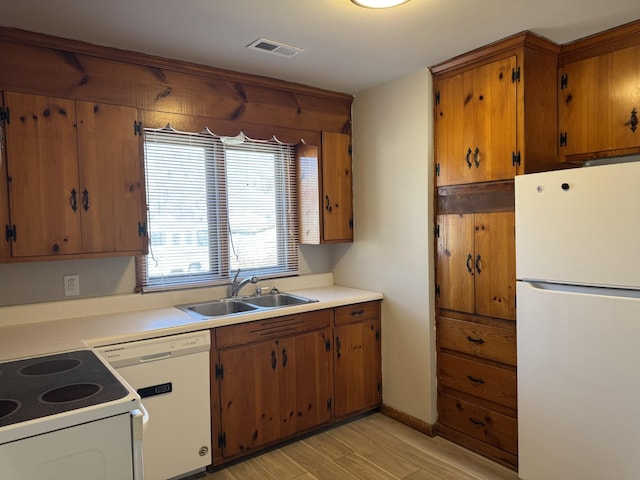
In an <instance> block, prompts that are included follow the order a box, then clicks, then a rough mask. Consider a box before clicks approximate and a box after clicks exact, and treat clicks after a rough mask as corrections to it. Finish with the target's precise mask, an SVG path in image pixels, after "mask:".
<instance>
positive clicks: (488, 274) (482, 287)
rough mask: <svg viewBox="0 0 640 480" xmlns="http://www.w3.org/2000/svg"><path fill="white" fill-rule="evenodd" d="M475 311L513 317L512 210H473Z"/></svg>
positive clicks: (487, 314) (513, 250)
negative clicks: (476, 211)
mask: <svg viewBox="0 0 640 480" xmlns="http://www.w3.org/2000/svg"><path fill="white" fill-rule="evenodd" d="M473 263H474V268H475V306H476V313H477V314H479V315H486V316H489V317H498V318H504V319H506V320H515V316H516V309H515V295H516V278H515V271H516V268H515V265H516V262H515V214H514V213H513V212H501V213H484V214H475V257H474V261H473Z"/></svg>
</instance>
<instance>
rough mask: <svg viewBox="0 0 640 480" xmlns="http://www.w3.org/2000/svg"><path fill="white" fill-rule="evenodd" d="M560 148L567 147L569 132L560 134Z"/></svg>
mask: <svg viewBox="0 0 640 480" xmlns="http://www.w3.org/2000/svg"><path fill="white" fill-rule="evenodd" d="M560 146H561V147H566V146H567V132H562V133H561V134H560Z"/></svg>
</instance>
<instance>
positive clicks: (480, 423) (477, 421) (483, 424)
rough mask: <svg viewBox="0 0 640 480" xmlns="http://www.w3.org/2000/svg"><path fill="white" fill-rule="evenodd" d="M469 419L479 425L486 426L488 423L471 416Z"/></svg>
mask: <svg viewBox="0 0 640 480" xmlns="http://www.w3.org/2000/svg"><path fill="white" fill-rule="evenodd" d="M469 421H470V422H471V423H473V424H474V425H477V426H478V427H484V426H485V425H486V423H484V422H483V421H482V420H476V419H475V418H473V417H469Z"/></svg>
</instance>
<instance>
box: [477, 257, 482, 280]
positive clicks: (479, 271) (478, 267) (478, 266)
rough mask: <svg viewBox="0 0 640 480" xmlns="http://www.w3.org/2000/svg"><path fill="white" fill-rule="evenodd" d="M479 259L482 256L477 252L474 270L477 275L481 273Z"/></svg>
mask: <svg viewBox="0 0 640 480" xmlns="http://www.w3.org/2000/svg"><path fill="white" fill-rule="evenodd" d="M480 260H482V257H480V254H478V256H477V257H476V272H478V275H480V274H481V273H482V270H480Z"/></svg>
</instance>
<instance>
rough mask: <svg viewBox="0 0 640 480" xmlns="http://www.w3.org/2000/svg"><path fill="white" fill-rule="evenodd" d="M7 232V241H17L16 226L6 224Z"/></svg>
mask: <svg viewBox="0 0 640 480" xmlns="http://www.w3.org/2000/svg"><path fill="white" fill-rule="evenodd" d="M5 234H6V238H7V242H15V241H16V226H15V225H13V226H11V225H6V226H5Z"/></svg>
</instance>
